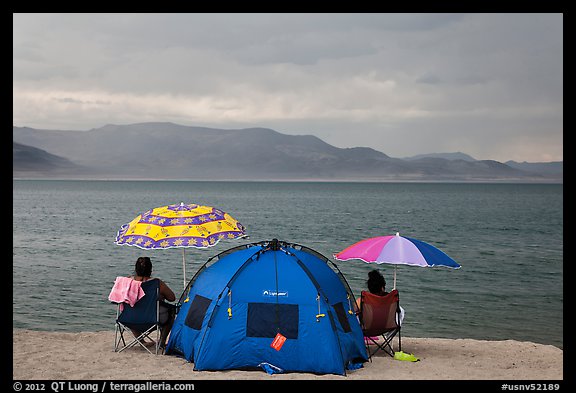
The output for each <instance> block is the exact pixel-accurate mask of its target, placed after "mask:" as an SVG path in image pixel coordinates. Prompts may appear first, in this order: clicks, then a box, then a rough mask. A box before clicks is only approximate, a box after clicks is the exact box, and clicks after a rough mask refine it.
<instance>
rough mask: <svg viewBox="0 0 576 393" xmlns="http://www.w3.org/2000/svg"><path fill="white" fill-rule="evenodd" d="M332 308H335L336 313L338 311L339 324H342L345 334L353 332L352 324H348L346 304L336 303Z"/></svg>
mask: <svg viewBox="0 0 576 393" xmlns="http://www.w3.org/2000/svg"><path fill="white" fill-rule="evenodd" d="M332 307H334V311H336V316H337V317H338V322H340V326H342V329H343V330H344V333H348V332H351V331H352V329H351V328H350V322H348V316H347V315H346V310H345V309H344V303H342V302H340V303H336V304H335V305H333V306H332Z"/></svg>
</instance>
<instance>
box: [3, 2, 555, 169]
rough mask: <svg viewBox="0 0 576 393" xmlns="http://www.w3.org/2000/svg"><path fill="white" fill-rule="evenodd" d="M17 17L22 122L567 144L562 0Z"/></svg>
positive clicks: (442, 143)
mask: <svg viewBox="0 0 576 393" xmlns="http://www.w3.org/2000/svg"><path fill="white" fill-rule="evenodd" d="M13 22H14V23H13V81H14V87H13V97H14V99H13V103H14V110H13V116H14V122H15V123H18V124H20V125H27V126H31V127H38V128H77V129H90V128H94V127H99V126H102V125H104V124H106V123H112V122H117V123H122V124H125V123H129V122H140V121H153V120H161V121H174V122H180V123H183V124H189V125H203V126H211V125H213V126H218V127H238V126H246V127H251V126H274V127H276V129H277V130H278V131H280V132H285V133H293V134H316V135H318V136H319V137H321V138H324V139H325V140H326V141H327V142H328V143H332V144H334V145H337V146H340V147H350V146H357V145H364V146H370V147H373V148H375V149H378V150H380V151H383V152H385V153H386V154H389V155H391V156H397V157H400V156H408V155H414V154H419V153H425V152H430V151H434V152H442V151H446V150H457V151H464V152H466V153H468V154H471V155H472V156H474V157H478V158H487V159H488V158H492V159H501V160H508V159H515V160H517V161H524V160H526V161H538V160H541V159H542V158H543V157H550V158H551V159H556V160H558V159H562V137H561V136H562V130H563V119H562V117H563V112H562V108H563V16H562V14H416V13H414V14H378V13H376V14H360V13H359V14H345V13H339V14H290V13H281V14H14V16H13ZM487 124H489V125H490V128H489V129H488V130H487V129H486V128H485V127H484V126H485V125H487ZM425 130H429V131H430V132H425ZM487 133H489V134H490V138H487V137H486V135H487ZM542 140H546V141H547V143H546V144H545V146H546V151H543V150H542V151H541V153H540V154H538V149H537V144H540V146H544V145H543V144H542V142H541V141H542ZM458 143H459V144H461V145H462V147H461V148H457V147H458V146H456V145H457V144H458ZM522 146H524V147H522ZM491 152H492V153H491ZM528 154H530V156H528Z"/></svg>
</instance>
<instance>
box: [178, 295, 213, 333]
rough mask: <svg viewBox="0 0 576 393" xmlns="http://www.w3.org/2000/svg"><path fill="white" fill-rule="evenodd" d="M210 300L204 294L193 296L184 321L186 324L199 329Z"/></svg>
mask: <svg viewBox="0 0 576 393" xmlns="http://www.w3.org/2000/svg"><path fill="white" fill-rule="evenodd" d="M210 302H211V300H210V299H208V298H206V297H204V296H200V295H196V296H194V300H192V304H191V305H190V308H189V309H188V314H187V315H186V321H185V322H184V323H185V324H186V326H188V327H189V328H191V329H196V330H200V329H201V328H202V321H203V320H204V316H205V315H206V310H207V309H208V306H209V305H210Z"/></svg>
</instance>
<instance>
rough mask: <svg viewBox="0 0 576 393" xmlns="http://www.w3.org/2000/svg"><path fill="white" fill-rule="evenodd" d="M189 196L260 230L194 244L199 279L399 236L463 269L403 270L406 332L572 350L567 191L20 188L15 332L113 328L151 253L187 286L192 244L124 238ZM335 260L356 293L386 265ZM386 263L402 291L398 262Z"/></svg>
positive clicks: (338, 186) (508, 187)
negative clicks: (241, 262)
mask: <svg viewBox="0 0 576 393" xmlns="http://www.w3.org/2000/svg"><path fill="white" fill-rule="evenodd" d="M181 201H182V202H185V203H192V202H193V203H197V204H203V205H210V206H215V207H218V208H220V209H222V210H224V211H227V212H229V213H230V214H231V215H232V216H233V217H235V218H236V219H238V220H239V221H240V222H241V223H242V224H244V225H245V226H246V227H247V230H248V233H249V235H250V239H249V240H236V241H223V242H220V243H219V244H218V245H216V246H215V247H213V248H210V249H207V250H195V249H187V250H186V260H187V262H188V264H187V265H188V266H187V277H188V278H191V277H192V274H193V273H194V272H195V271H196V269H197V268H198V267H199V266H200V265H201V264H202V263H204V262H205V261H206V260H207V259H208V258H209V257H211V256H213V255H215V254H217V253H219V252H221V251H224V250H226V249H228V248H231V247H233V246H236V245H238V244H242V243H247V242H254V241H260V240H270V239H272V238H274V237H275V238H278V239H280V240H285V241H288V242H294V243H298V244H302V245H305V246H308V247H310V248H312V249H314V250H316V251H318V252H320V253H322V254H324V255H325V256H326V257H328V258H332V254H334V253H336V252H338V251H341V250H342V249H344V248H345V247H347V246H348V245H350V244H352V243H355V242H357V241H359V240H361V239H363V238H366V237H372V236H380V235H392V234H395V233H396V232H400V234H402V235H405V236H409V237H414V238H417V239H420V240H423V241H426V242H428V243H431V244H433V245H435V246H436V247H438V248H440V249H441V250H442V251H444V252H445V253H447V254H448V255H450V256H451V257H452V258H453V259H455V260H456V261H457V262H458V263H460V264H461V265H462V268H461V269H459V270H452V269H448V268H442V267H436V268H418V267H412V266H399V267H398V268H397V287H398V289H399V291H400V295H401V304H402V305H403V307H404V308H405V309H406V317H405V320H404V326H403V335H405V336H412V337H444V338H475V339H492V340H500V339H516V340H529V341H534V342H539V343H545V344H552V345H556V346H558V347H561V348H562V347H563V185H561V184H560V185H559V184H477V183H474V184H468V183H456V184H452V183H442V184H438V183H305V182H301V183H300V182H298V183H289V182H287V183H284V182H188V181H58V180H14V181H13V273H12V279H13V291H12V294H13V327H15V328H27V329H35V330H61V331H94V330H110V329H113V327H114V317H115V308H114V306H112V305H111V304H110V303H109V302H108V300H107V296H108V293H109V292H110V289H111V287H112V284H113V282H114V279H115V277H116V276H118V275H127V274H130V273H132V270H133V267H134V262H135V261H136V258H137V257H138V256H141V255H148V256H150V257H151V258H152V261H153V263H154V274H155V275H156V276H158V277H161V278H162V279H164V280H165V281H166V282H167V283H168V285H170V286H171V287H172V288H173V289H174V290H175V292H177V293H178V292H180V291H181V290H182V286H183V274H182V252H181V250H180V249H172V250H152V251H144V250H140V249H138V248H134V247H127V246H117V245H115V244H114V238H115V236H116V233H117V231H118V230H119V229H120V226H121V225H123V224H125V223H127V222H129V221H131V220H132V219H133V218H135V217H136V216H137V215H138V214H140V213H142V212H145V211H146V210H148V209H150V208H153V207H159V206H163V205H167V204H173V203H180V202H181ZM335 263H336V265H337V266H338V268H339V269H340V270H341V271H342V272H343V273H344V275H345V277H346V279H347V280H348V283H349V284H350V286H351V287H352V289H353V290H354V292H355V293H356V294H358V293H359V292H360V290H361V289H363V288H364V285H365V280H366V277H367V273H368V271H369V270H371V269H372V268H373V267H375V266H376V265H370V264H367V263H364V262H362V261H347V262H336V261H335ZM377 267H378V268H379V269H380V270H381V271H382V272H383V273H384V275H385V277H386V279H387V281H388V285H389V286H390V287H391V286H392V282H393V272H394V267H393V266H391V265H378V266H377Z"/></svg>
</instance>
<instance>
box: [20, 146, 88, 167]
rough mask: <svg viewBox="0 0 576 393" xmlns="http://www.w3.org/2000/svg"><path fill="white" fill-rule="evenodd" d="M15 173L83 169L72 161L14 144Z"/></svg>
mask: <svg viewBox="0 0 576 393" xmlns="http://www.w3.org/2000/svg"><path fill="white" fill-rule="evenodd" d="M12 145H13V147H12V165H13V167H12V169H13V171H14V172H70V171H72V172H73V171H76V170H81V169H82V168H81V167H80V166H78V165H76V164H74V163H72V162H71V161H70V160H68V159H66V158H64V157H60V156H57V155H54V154H50V153H48V152H47V151H45V150H42V149H38V148H35V147H32V146H26V145H22V144H20V143H16V142H13V143H12Z"/></svg>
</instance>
